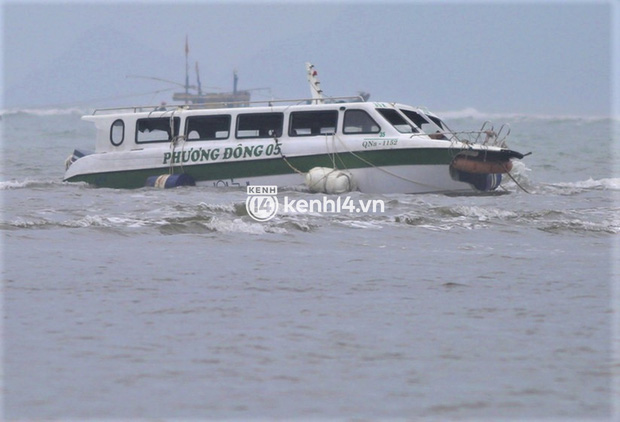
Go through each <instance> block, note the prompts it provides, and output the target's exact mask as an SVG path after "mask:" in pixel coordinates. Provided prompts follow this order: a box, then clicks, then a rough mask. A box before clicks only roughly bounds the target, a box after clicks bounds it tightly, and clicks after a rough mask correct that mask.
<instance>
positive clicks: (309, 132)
mask: <svg viewBox="0 0 620 422" xmlns="http://www.w3.org/2000/svg"><path fill="white" fill-rule="evenodd" d="M337 123H338V111H337V110H324V111H295V112H293V113H291V123H290V127H289V130H288V134H289V136H317V135H333V134H334V133H336V126H337Z"/></svg>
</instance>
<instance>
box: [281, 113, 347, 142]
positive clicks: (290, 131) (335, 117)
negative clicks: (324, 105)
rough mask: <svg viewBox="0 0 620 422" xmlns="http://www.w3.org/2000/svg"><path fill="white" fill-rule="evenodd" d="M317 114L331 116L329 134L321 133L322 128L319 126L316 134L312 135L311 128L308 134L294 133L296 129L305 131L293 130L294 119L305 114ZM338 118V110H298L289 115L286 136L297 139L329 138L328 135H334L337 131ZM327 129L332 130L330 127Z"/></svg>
mask: <svg viewBox="0 0 620 422" xmlns="http://www.w3.org/2000/svg"><path fill="white" fill-rule="evenodd" d="M319 113H321V114H324V115H327V114H330V115H333V123H334V124H333V129H334V130H333V131H331V132H322V131H321V130H320V129H321V128H322V125H319V132H318V133H313V132H312V129H313V128H312V127H310V129H311V130H310V133H304V134H299V133H295V132H294V130H297V129H306V127H304V128H297V129H295V128H293V124H294V122H295V119H296V118H298V116H299V115H302V114H305V115H310V114H314V115H318V114H319ZM338 117H339V113H338V110H300V111H293V112H291V113H290V115H289V124H288V136H290V137H292V138H297V137H306V136H326V135H327V136H329V135H335V134H336V132H337V131H338ZM326 127H329V128H330V129H331V128H332V126H326Z"/></svg>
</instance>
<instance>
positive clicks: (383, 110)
mask: <svg viewBox="0 0 620 422" xmlns="http://www.w3.org/2000/svg"><path fill="white" fill-rule="evenodd" d="M375 110H377V113H379V114H380V115H381V117H383V118H384V119H385V120H387V122H388V123H389V124H390V125H392V127H393V128H394V129H396V130H397V131H398V132H399V133H404V134H414V133H419V132H420V130H419V129H418V127H417V126H416V125H415V124H412V123H409V122H408V121H407V119H408V117H407V118H405V117H403V116H402V115H401V113H399V112H398V110H396V109H394V108H376V109H375ZM389 113H392V114H393V116H388V115H387V114H389ZM394 116H395V117H398V118H400V119H401V120H402V123H401V124H396V123H394V122H393V121H392V117H394ZM402 125H407V127H409V128H411V131H410V132H405V131H402V130H401V129H399V126H402Z"/></svg>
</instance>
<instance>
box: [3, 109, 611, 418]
mask: <svg viewBox="0 0 620 422" xmlns="http://www.w3.org/2000/svg"><path fill="white" fill-rule="evenodd" d="M83 112H87V110H13V111H5V112H4V113H3V114H2V120H1V121H0V127H1V129H2V136H3V138H2V145H3V165H2V170H1V172H2V174H1V175H0V176H1V177H0V180H1V182H0V189H2V190H1V192H0V193H1V196H2V220H1V222H0V225H1V228H2V236H3V243H2V246H3V259H2V264H3V276H2V277H3V299H4V300H3V311H4V319H3V333H2V344H3V360H2V362H3V365H2V369H3V378H2V381H3V385H2V395H3V398H4V401H3V407H4V416H5V418H7V419H10V420H41V419H56V420H66V419H72V420H84V419H89V418H92V419H113V420H128V419H143V418H144V419H156V418H157V419H182V420H190V419H192V420H205V419H207V420H208V419H218V420H219V419H234V420H248V419H262V420H265V419H267V420H271V419H286V420H288V419H304V420H308V419H310V420H326V419H330V420H333V419H355V418H360V419H363V420H377V419H381V420H384V419H407V420H411V419H430V420H460V419H492V420H497V419H506V420H523V419H531V418H535V419H542V418H555V419H560V420H561V419H568V418H576V419H604V420H607V419H612V418H613V414H614V403H615V402H616V399H617V398H618V396H617V394H618V391H617V384H616V390H614V383H613V379H614V375H615V376H616V377H618V376H619V372H620V364H619V361H618V359H617V355H616V357H614V356H615V355H614V350H617V349H618V340H617V336H615V335H614V329H615V327H614V324H613V321H614V315H615V318H617V311H618V307H617V306H616V305H617V303H616V301H617V300H618V296H617V291H616V290H615V289H614V282H616V281H617V278H618V271H617V268H616V267H614V264H616V263H617V259H618V255H617V254H616V255H614V243H616V245H617V239H618V233H619V232H620V213H619V206H618V194H619V192H620V178H619V177H618V173H617V169H614V164H615V160H614V155H615V157H618V156H620V155H619V151H618V144H617V143H614V142H613V135H614V130H616V131H617V130H618V121H617V120H610V119H606V118H584V117H544V116H520V115H512V116H488V115H483V114H480V113H477V112H472V111H470V112H463V113H448V114H446V117H447V122H448V124H449V125H450V126H451V127H453V128H454V129H459V130H475V129H477V128H479V127H480V126H481V124H482V122H483V121H484V120H487V119H489V118H493V119H497V118H500V120H504V121H505V122H507V123H509V124H510V125H511V128H512V133H511V136H510V138H509V146H510V147H511V148H512V149H515V150H517V151H520V152H523V153H526V152H530V151H531V152H532V155H530V156H528V157H526V158H525V159H523V160H522V162H521V163H517V164H516V165H515V168H514V170H513V174H514V178H515V181H513V180H510V179H506V178H505V182H504V184H503V186H502V188H501V190H502V192H504V193H505V194H503V195H487V196H446V195H367V194H362V193H358V192H354V193H352V194H351V197H352V198H353V199H355V200H363V201H364V200H381V201H383V202H384V203H385V209H384V210H383V212H375V213H372V212H369V213H358V214H356V213H316V212H315V213H295V212H287V213H279V214H278V215H276V217H275V218H273V219H272V220H269V221H267V222H262V223H261V222H257V221H254V220H253V219H252V218H251V217H250V216H249V215H248V213H247V211H246V207H245V201H246V199H247V195H246V192H245V190H244V189H239V188H234V187H229V188H213V187H183V188H177V189H172V190H158V189H154V188H143V189H136V190H115V189H104V188H95V187H92V186H88V185H85V184H81V183H79V184H68V183H63V182H62V176H63V171H64V160H65V158H66V157H67V156H68V155H69V154H70V153H71V152H72V150H73V148H75V147H78V148H85V149H92V148H93V146H94V134H95V133H94V128H93V127H92V126H91V124H90V123H87V122H84V121H81V120H80V116H81V114H82V113H83ZM498 123H499V122H498ZM497 126H498V125H497ZM497 126H496V128H497ZM616 133H617V132H616ZM515 182H517V183H518V185H517V183H515ZM526 191H527V192H526ZM278 195H279V196H281V195H286V196H287V197H289V198H290V199H293V200H295V199H310V198H316V197H317V196H316V195H312V194H310V193H307V192H304V191H303V190H300V189H289V190H287V189H284V190H280V192H279V193H278ZM614 295H616V296H615V300H614ZM614 309H615V310H614ZM614 312H616V314H614ZM616 334H617V333H616ZM614 339H615V340H614ZM616 410H617V409H616ZM616 416H617V413H616Z"/></svg>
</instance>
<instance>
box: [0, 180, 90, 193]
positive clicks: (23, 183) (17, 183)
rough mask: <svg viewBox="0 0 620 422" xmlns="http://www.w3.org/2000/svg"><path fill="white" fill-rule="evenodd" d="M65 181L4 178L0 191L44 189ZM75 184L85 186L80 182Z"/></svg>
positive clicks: (55, 186) (63, 183)
mask: <svg viewBox="0 0 620 422" xmlns="http://www.w3.org/2000/svg"><path fill="white" fill-rule="evenodd" d="M66 184H67V183H66V182H63V181H60V180H37V179H25V180H6V181H0V191H3V190H14V189H42V188H43V189H45V188H50V189H53V188H57V187H58V186H61V185H66ZM76 186H85V185H84V184H82V183H80V184H78V185H76Z"/></svg>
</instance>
